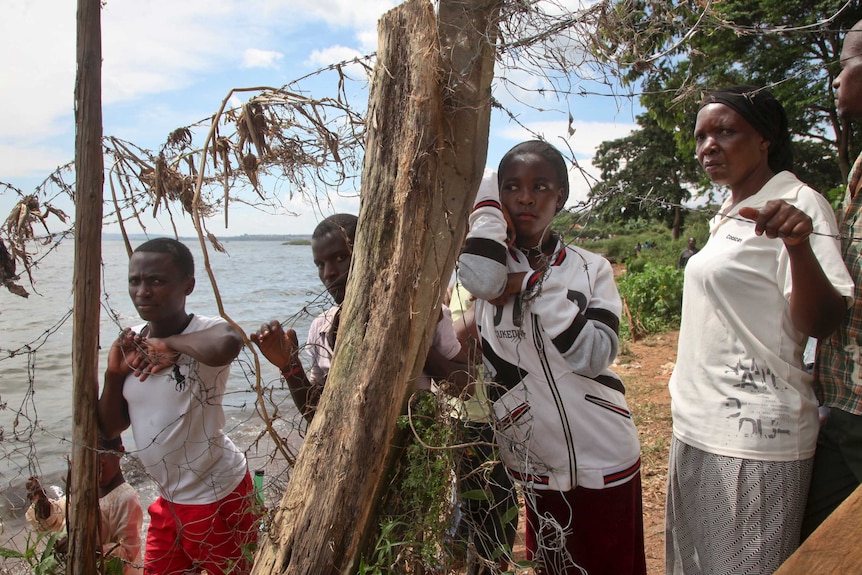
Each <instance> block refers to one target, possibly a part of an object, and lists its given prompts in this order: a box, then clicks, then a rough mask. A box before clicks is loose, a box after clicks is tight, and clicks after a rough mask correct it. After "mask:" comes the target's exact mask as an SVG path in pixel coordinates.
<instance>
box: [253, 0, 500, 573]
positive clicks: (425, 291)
mask: <svg viewBox="0 0 862 575" xmlns="http://www.w3.org/2000/svg"><path fill="white" fill-rule="evenodd" d="M498 12H499V1H496V0H495V1H489V0H472V1H470V0H458V1H451V0H450V1H446V0H441V2H440V4H439V10H438V19H439V21H438V19H435V15H434V10H433V8H432V6H431V4H430V3H429V2H427V0H410V1H408V2H406V3H405V4H402V5H401V6H399V7H397V8H395V9H393V10H392V11H390V12H388V13H387V14H385V15H384V16H383V18H382V19H381V21H380V23H379V48H378V52H377V58H378V60H377V64H376V67H375V72H374V79H373V83H372V87H371V95H370V98H369V111H368V115H367V132H368V136H367V142H366V154H365V164H364V169H363V178H362V188H363V192H362V206H361V209H360V214H359V226H358V229H357V236H356V242H355V246H354V255H353V262H352V268H351V274H350V280H349V283H348V286H347V297H346V299H345V302H344V307H343V310H342V319H341V322H340V328H339V332H338V343H337V353H336V355H335V357H334V359H333V363H332V369H331V371H330V373H329V378H328V381H327V384H326V388H325V390H324V393H323V397H322V398H321V401H320V405H319V406H318V410H317V414H316V416H315V418H314V420H313V422H312V423H311V425H310V426H309V429H308V433H307V435H306V439H305V443H304V445H303V448H302V450H301V452H300V454H299V457H298V459H297V463H296V467H295V469H294V472H293V475H292V477H291V480H290V483H289V484H288V487H287V490H286V492H285V494H284V497H283V499H282V501H281V504H280V505H279V507H278V509H277V510H276V512H275V514H274V517H273V523H272V525H271V528H270V532H269V537H268V539H267V540H266V541H264V542H263V544H262V546H261V549H260V551H259V554H258V557H257V560H256V562H255V566H254V570H253V573H255V574H258V575H260V574H271V573H296V574H307V573H315V574H328V573H353V572H355V571H356V568H357V565H358V563H359V560H360V557H361V554H362V551H363V546H364V543H365V540H366V538H367V537H368V536H369V534H370V533H372V532H373V531H374V530H375V527H376V525H375V523H376V521H375V519H376V514H375V513H376V503H377V501H378V500H379V496H380V492H381V489H382V483H383V481H382V480H383V479H384V478H385V477H386V476H387V473H388V469H387V467H388V465H389V463H390V462H391V452H392V443H393V438H394V437H395V435H396V419H397V417H398V415H399V414H400V413H401V412H402V406H403V405H404V403H405V400H406V398H407V396H408V395H409V390H410V381H411V379H414V378H415V377H416V376H417V375H418V374H419V373H420V372H421V371H422V366H423V364H424V358H425V356H426V354H427V352H428V348H429V345H430V341H431V336H432V333H433V330H434V326H435V324H436V320H437V315H438V313H439V307H440V301H441V298H442V293H443V290H444V289H445V287H446V285H447V284H448V281H449V278H450V276H451V273H452V270H453V268H454V262H455V258H456V255H457V252H458V250H459V249H460V245H461V241H462V238H463V236H464V233H465V229H466V221H467V216H468V214H469V211H470V209H471V207H472V204H473V200H474V199H475V195H476V190H477V188H478V185H479V181H480V179H481V176H482V170H483V167H484V165H485V160H486V155H487V140H488V128H489V118H490V85H491V79H492V77H493V67H494V43H495V39H496V33H495V25H494V23H495V22H496V18H497V15H498ZM438 27H439V32H438Z"/></svg>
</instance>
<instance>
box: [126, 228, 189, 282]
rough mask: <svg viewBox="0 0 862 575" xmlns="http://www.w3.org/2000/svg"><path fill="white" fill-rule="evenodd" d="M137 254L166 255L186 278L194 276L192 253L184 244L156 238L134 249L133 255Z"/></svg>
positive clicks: (171, 239) (169, 239)
mask: <svg viewBox="0 0 862 575" xmlns="http://www.w3.org/2000/svg"><path fill="white" fill-rule="evenodd" d="M138 252H147V253H156V254H168V255H170V256H171V259H172V260H173V261H174V264H176V266H177V268H178V269H179V270H180V271H181V272H182V273H184V274H185V275H186V277H193V276H194V275H195V259H194V257H193V256H192V252H190V251H189V248H187V247H186V245H185V244H184V243H182V242H179V241H177V240H175V239H173V238H156V239H154V240H149V241H146V242H144V243H142V244H141V245H139V246H138V247H137V248H135V251H134V253H138Z"/></svg>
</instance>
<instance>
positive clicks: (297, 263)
mask: <svg viewBox="0 0 862 575" xmlns="http://www.w3.org/2000/svg"><path fill="white" fill-rule="evenodd" d="M134 243H135V242H133V244H134ZM137 243H140V242H137ZM186 243H187V245H188V246H189V248H190V249H191V250H192V253H193V254H194V256H195V276H196V278H197V286H196V288H195V291H194V293H192V294H191V296H189V298H188V301H187V305H186V309H187V310H188V311H191V312H194V313H197V314H200V315H212V316H215V315H218V308H217V306H216V300H215V296H214V294H213V288H212V286H211V284H210V281H209V278H208V276H207V273H206V270H205V269H204V261H203V257H202V255H201V248H200V245H199V244H198V242H197V240H193V241H192V240H190V241H187V242H186ZM224 246H225V248H226V249H227V252H228V253H227V254H222V253H218V252H215V251H214V250H212V249H211V248H210V247H209V246H208V253H209V258H210V264H211V266H212V268H213V272H214V275H215V278H216V282H217V285H218V290H219V293H220V294H221V298H222V303H223V306H224V309H225V312H226V313H227V315H229V316H230V317H231V318H232V319H233V320H234V321H235V322H236V323H237V324H239V325H240V326H242V327H243V328H244V329H245V331H246V333H250V332H251V331H254V330H256V329H257V327H258V326H259V325H260V324H261V323H262V322H264V321H267V320H269V319H273V318H275V319H279V320H280V321H281V322H282V323H283V324H285V325H288V326H290V327H293V328H294V329H296V332H297V335H298V336H299V339H300V342H303V341H304V339H305V337H306V336H307V334H308V326H309V324H310V323H311V320H312V319H313V318H314V317H315V316H316V315H317V314H318V313H320V311H321V310H323V309H325V308H327V307H329V306H330V305H331V304H332V302H331V300H330V299H329V298H328V295H327V294H326V292H325V290H324V289H323V286H322V285H321V283H320V280H319V279H318V277H317V268H316V267H315V266H314V264H313V262H312V257H311V248H310V247H309V246H298V245H282V244H281V243H280V242H276V241H272V242H267V241H254V242H252V241H226V242H225V243H224ZM73 260H74V246H73V242H72V240H67V241H65V242H63V243H62V244H61V245H60V246H59V248H58V249H57V250H55V251H54V252H52V253H50V254H48V255H47V256H46V257H45V259H44V260H42V262H41V263H40V264H39V267H38V269H36V270H35V272H34V278H35V280H36V282H37V283H36V284H35V286H34V287H32V288H31V286H30V285H29V284H26V283H24V284H23V285H25V287H26V289H27V291H29V292H31V295H30V297H29V298H28V299H23V298H20V297H18V296H14V295H12V294H10V293H8V292H7V291H6V290H5V289H3V288H0V493H2V495H0V546H7V542H8V541H9V540H10V539H12V538H15V539H19V540H20V536H21V533H22V527H21V516H22V514H23V505H24V502H22V499H21V498H22V495H23V487H24V483H25V481H26V480H27V478H28V477H29V476H31V475H38V476H41V477H43V478H44V483H46V484H56V485H63V483H64V478H65V476H66V471H67V462H66V458H67V456H68V455H69V454H70V452H71V443H70V440H71V436H72V375H71V373H72V359H71V338H72V318H71V309H72V303H73V296H72V267H73ZM102 261H103V262H104V266H103V286H102V292H103V293H102V312H101V335H100V339H101V342H100V347H101V354H100V362H99V370H100V373H101V371H102V370H103V369H104V366H105V361H106V355H107V351H108V349H109V348H110V345H111V342H112V341H113V340H114V339H115V338H116V336H117V334H118V333H119V331H120V329H121V328H122V327H127V326H131V325H135V324H137V323H140V319H139V318H138V317H137V313H136V311H135V308H134V306H133V305H132V302H131V300H130V299H129V296H128V292H127V271H128V257H127V255H126V251H125V247H124V244H123V242H122V241H119V240H118V241H111V240H106V241H104V242H103V246H102ZM18 271H19V272H20V271H21V270H20V267H19V270H18ZM34 290H35V291H37V292H38V293H33V291H34ZM260 361H261V381H262V383H263V384H264V385H268V386H269V388H270V393H269V394H268V398H267V404H266V405H267V411H268V412H269V413H270V415H272V414H273V413H274V412H277V413H278V417H279V418H280V419H279V420H278V421H277V422H276V428H277V431H278V432H279V435H280V436H281V437H283V438H286V439H288V440H289V441H290V443H291V445H294V446H296V445H298V444H299V441H300V439H299V436H298V434H297V431H296V425H297V424H298V423H299V420H300V419H301V418H299V417H298V415H297V414H296V410H295V409H294V407H293V404H292V402H291V401H290V397H289V393H288V391H287V389H286V388H282V387H281V384H280V381H279V374H278V370H277V369H276V368H275V367H274V366H272V365H270V364H269V363H268V362H266V360H265V359H264V358H263V356H260ZM254 385H255V374H254V358H253V356H252V354H251V353H250V352H249V351H248V350H244V351H243V352H242V353H241V354H240V356H239V358H238V360H237V361H236V362H235V363H234V365H233V366H232V370H231V379H230V381H229V383H228V393H227V397H226V398H225V400H224V405H225V415H226V417H227V425H226V431H227V432H228V434H229V435H230V436H231V438H232V439H233V441H234V442H235V443H236V444H237V445H239V446H240V447H241V448H243V449H248V451H247V456H248V458H249V465H250V467H251V468H252V469H255V468H264V467H265V468H267V469H278V468H280V467H283V466H284V459H283V457H282V458H280V461H279V458H278V457H276V459H272V458H270V455H271V454H272V453H274V449H273V447H272V443H271V442H269V441H268V440H267V438H266V437H264V438H263V440H262V441H261V442H259V443H256V440H257V439H258V438H259V437H260V436H261V432H262V431H263V429H264V425H263V420H262V419H261V417H260V416H259V415H258V414H257V412H256V410H255V399H256V397H257V396H256V393H255V392H254ZM123 438H124V443H125V445H126V450H127V451H128V452H131V453H134V449H135V447H134V440H133V438H132V435H131V431H130V430H129V431H127V432H126V433H124V434H123ZM130 462H133V459H132V458H126V459H125V460H124V469H125V470H126V477H127V479H128V480H129V482H130V483H131V484H132V485H134V486H135V487H136V488H138V490H139V492H140V493H141V499H142V503H143V504H144V506H145V508H146V505H147V504H148V503H149V502H151V501H152V499H153V498H154V497H155V489H154V487H153V485H152V483H151V482H150V480H149V479H148V478H147V477H146V476H145V475H144V474H143V473H142V472H137V473H136V471H135V470H134V469H128V465H129V464H130ZM272 487H273V491H275V487H276V486H274V485H273V486H272ZM269 496H270V494H269V493H268V497H269ZM145 519H147V517H146V513H145Z"/></svg>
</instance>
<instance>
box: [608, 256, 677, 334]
mask: <svg viewBox="0 0 862 575" xmlns="http://www.w3.org/2000/svg"><path fill="white" fill-rule="evenodd" d="M682 279H683V274H682V271H681V270H678V269H676V267H673V266H668V265H655V264H653V263H651V262H646V263H645V264H644V265H643V271H640V272H637V273H631V272H627V273H626V274H625V275H624V276H622V277H621V278H619V280H618V285H619V289H620V296H621V297H622V298H623V301H624V302H625V304H626V306H627V312H626V313H627V314H630V318H629V319H630V322H631V323H630V325H631V326H632V328H633V330H634V333H631V334H630V336H631V338H632V339H637V338H638V337H640V336H642V335H646V334H649V333H657V332H661V331H665V330H668V329H678V328H679V322H680V317H681V314H682ZM626 323H627V322H623V324H624V325H623V332H624V335H625V332H626V331H629V329H628V328H629V325H626Z"/></svg>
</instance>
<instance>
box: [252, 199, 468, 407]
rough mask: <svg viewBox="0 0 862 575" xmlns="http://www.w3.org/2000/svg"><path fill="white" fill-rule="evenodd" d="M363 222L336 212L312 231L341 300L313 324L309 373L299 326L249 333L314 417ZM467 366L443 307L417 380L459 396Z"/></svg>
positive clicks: (327, 280) (314, 247)
mask: <svg viewBox="0 0 862 575" xmlns="http://www.w3.org/2000/svg"><path fill="white" fill-rule="evenodd" d="M357 221H358V219H357V217H356V216H355V215H353V214H335V215H332V216H329V217H328V218H326V219H324V220H323V221H321V222H320V223H319V224H318V225H317V227H316V228H315V229H314V232H313V233H312V235H311V253H312V257H313V258H314V263H315V265H316V266H317V273H318V275H319V277H320V281H321V283H323V285H324V287H326V291H328V292H329V295H331V296H332V299H333V300H334V301H335V305H334V306H332V307H331V308H330V309H328V310H326V311H325V312H323V313H322V314H320V315H319V316H318V317H317V318H315V319H314V321H313V322H312V323H311V327H310V328H309V329H308V340H307V343H306V346H307V347H308V352H309V354H310V355H311V369H310V370H309V373H308V374H306V372H305V368H304V367H303V365H302V360H301V359H300V357H299V340H298V339H297V336H296V331H294V330H293V329H288V330H287V331H285V330H284V328H283V327H282V325H281V323H280V322H279V321H278V320H271V321H270V322H269V323H265V324H263V325H261V326H260V328H259V329H258V330H257V331H256V332H254V333H252V334H251V335H250V336H249V339H251V340H252V341H253V342H255V343H256V344H257V346H258V347H259V348H260V351H261V352H262V353H263V355H264V357H266V359H267V360H268V361H269V362H270V363H271V364H273V365H274V366H276V367H277V368H278V369H279V370H280V371H281V375H282V377H283V378H284V379H285V381H286V382H287V385H288V388H289V389H290V394H291V397H292V398H293V401H294V403H295V404H296V407H297V409H299V412H300V413H301V414H302V415H303V416H304V417H305V419H306V420H307V421H309V422H310V421H311V420H312V418H313V417H314V414H315V412H316V410H317V403H318V401H319V400H320V395H321V393H322V392H323V387H324V385H325V384H326V379H327V377H328V376H329V369H330V367H331V366H332V356H333V353H334V352H335V343H336V337H337V335H338V326H339V321H340V319H341V304H342V302H343V301H344V296H345V293H346V290H347V279H348V275H349V272H350V263H351V261H352V259H353V241H354V239H355V237H356V224H357ZM467 367H468V366H467V363H466V356H465V353H464V352H462V350H461V343H460V342H459V341H458V338H457V336H456V335H455V329H454V327H453V326H452V318H451V315H450V314H449V309H448V308H446V307H445V306H443V307H442V308H441V311H440V319H439V321H438V323H437V330H436V332H435V334H434V340H433V342H432V344H431V349H430V350H429V351H428V357H427V359H426V362H425V374H424V375H423V376H422V378H421V380H420V381H419V382H417V383H416V388H417V389H430V388H431V379H432V378H433V379H434V380H436V381H441V382H442V381H444V380H446V381H448V382H449V383H450V384H452V391H453V392H454V393H455V394H456V395H457V393H458V392H459V391H460V390H461V389H463V388H464V387H465V386H466V385H467V384H468V383H469V381H470V379H469V374H468V369H467Z"/></svg>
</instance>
